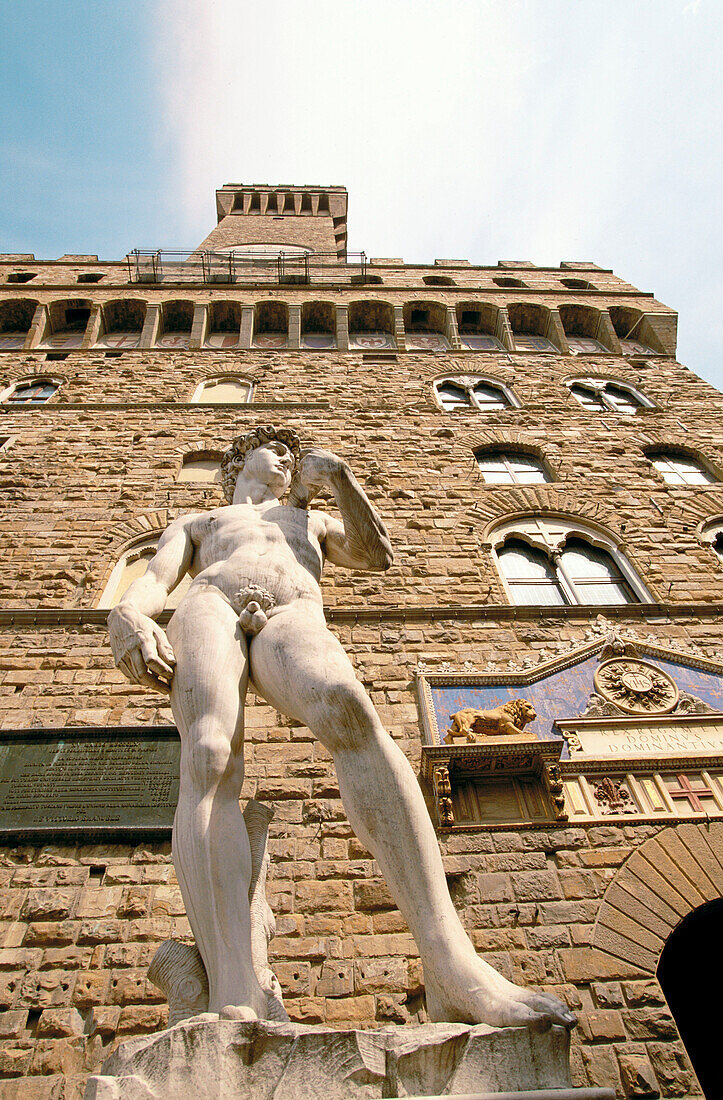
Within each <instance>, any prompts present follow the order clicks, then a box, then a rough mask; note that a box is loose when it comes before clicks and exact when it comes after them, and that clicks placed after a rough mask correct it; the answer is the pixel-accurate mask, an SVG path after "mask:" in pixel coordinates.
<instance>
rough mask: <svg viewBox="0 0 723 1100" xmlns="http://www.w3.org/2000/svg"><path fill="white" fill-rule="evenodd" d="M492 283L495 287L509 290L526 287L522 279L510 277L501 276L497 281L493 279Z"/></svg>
mask: <svg viewBox="0 0 723 1100" xmlns="http://www.w3.org/2000/svg"><path fill="white" fill-rule="evenodd" d="M492 282H493V283H495V285H496V286H502V287H509V288H512V287H515V286H527V283H523V282H522V279H513V278H512V276H511V275H505V276H501V277H500V278H498V279H493V280H492Z"/></svg>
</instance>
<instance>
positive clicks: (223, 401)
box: [191, 374, 253, 405]
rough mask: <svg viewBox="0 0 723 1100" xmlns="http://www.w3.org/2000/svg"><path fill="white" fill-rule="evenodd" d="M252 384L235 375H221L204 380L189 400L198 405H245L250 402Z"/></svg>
mask: <svg viewBox="0 0 723 1100" xmlns="http://www.w3.org/2000/svg"><path fill="white" fill-rule="evenodd" d="M252 393H253V384H252V383H251V382H247V381H246V380H245V379H244V378H238V377H237V376H236V375H232V374H223V375H219V377H217V378H206V379H204V381H203V382H201V383H200V384H199V385H198V386H197V387H196V391H195V393H194V395H193V397H192V398H191V401H192V402H197V403H198V404H200V405H246V404H248V402H249V401H250V400H251V394H252Z"/></svg>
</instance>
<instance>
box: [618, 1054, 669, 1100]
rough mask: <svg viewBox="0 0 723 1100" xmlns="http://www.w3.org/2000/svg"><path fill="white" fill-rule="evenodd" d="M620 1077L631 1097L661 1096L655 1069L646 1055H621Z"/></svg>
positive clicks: (627, 1093)
mask: <svg viewBox="0 0 723 1100" xmlns="http://www.w3.org/2000/svg"><path fill="white" fill-rule="evenodd" d="M618 1061H619V1063H620V1077H621V1080H622V1084H623V1089H624V1090H625V1095H626V1096H629V1097H631V1098H632V1097H636V1098H637V1097H644V1096H648V1097H656V1096H660V1089H659V1088H658V1082H657V1079H656V1077H655V1074H654V1073H653V1067H652V1066H651V1064H650V1062H649V1061H648V1059H647V1058H646V1056H645V1055H644V1054H619V1055H618Z"/></svg>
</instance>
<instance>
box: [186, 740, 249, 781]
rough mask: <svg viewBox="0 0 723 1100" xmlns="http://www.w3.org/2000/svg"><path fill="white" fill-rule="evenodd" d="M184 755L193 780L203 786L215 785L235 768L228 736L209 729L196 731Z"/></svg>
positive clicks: (226, 777) (230, 774) (231, 773)
mask: <svg viewBox="0 0 723 1100" xmlns="http://www.w3.org/2000/svg"><path fill="white" fill-rule="evenodd" d="M185 756H186V764H187V767H188V769H189V771H190V773H191V776H192V778H193V780H194V781H195V782H196V783H199V784H200V785H201V786H203V787H204V788H210V787H213V786H217V785H218V784H219V783H220V782H221V781H222V780H224V779H229V778H230V777H231V776H232V775H233V773H234V771H235V770H236V762H235V761H234V760H233V754H232V751H231V746H230V745H229V742H228V738H227V737H224V736H223V735H221V734H219V733H216V732H214V731H213V730H210V729H206V730H202V731H199V732H198V734H197V736H196V737H195V738H194V739H193V741H192V743H191V744H190V745H189V746H188V751H187V752H186V754H185Z"/></svg>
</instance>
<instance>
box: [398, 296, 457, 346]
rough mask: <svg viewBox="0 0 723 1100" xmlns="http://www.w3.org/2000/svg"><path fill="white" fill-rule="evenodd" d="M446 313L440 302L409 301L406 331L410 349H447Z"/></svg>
mask: <svg viewBox="0 0 723 1100" xmlns="http://www.w3.org/2000/svg"><path fill="white" fill-rule="evenodd" d="M446 323H447V322H446V313H445V309H444V306H441V305H440V304H439V302H407V304H406V305H405V307H404V331H405V335H406V341H407V348H408V349H409V351H435V350H437V349H440V348H441V349H443V350H447V349H448V348H449V340H448V339H447V336H446V331H445V330H446Z"/></svg>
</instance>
